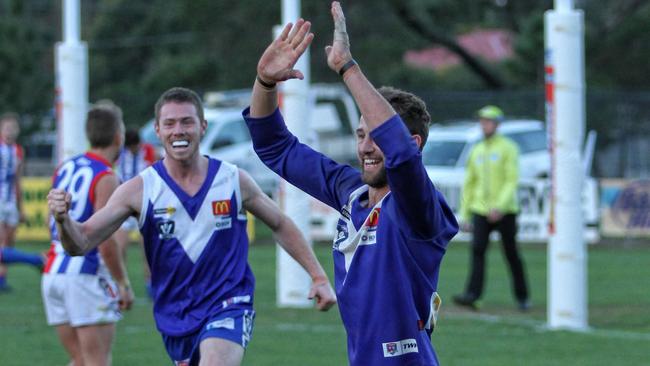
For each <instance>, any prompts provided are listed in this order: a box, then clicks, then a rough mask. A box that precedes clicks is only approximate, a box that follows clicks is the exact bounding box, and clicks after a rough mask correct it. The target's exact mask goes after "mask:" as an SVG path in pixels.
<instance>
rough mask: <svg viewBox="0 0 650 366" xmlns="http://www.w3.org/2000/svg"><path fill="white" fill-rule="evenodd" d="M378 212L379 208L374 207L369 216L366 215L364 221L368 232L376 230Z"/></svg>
mask: <svg viewBox="0 0 650 366" xmlns="http://www.w3.org/2000/svg"><path fill="white" fill-rule="evenodd" d="M380 211H381V208H379V207H375V209H374V210H372V212H370V215H368V218H367V219H366V226H368V230H371V229H375V230H376V229H377V225H378V224H379V212H380Z"/></svg>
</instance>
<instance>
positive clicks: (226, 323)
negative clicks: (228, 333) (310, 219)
mask: <svg viewBox="0 0 650 366" xmlns="http://www.w3.org/2000/svg"><path fill="white" fill-rule="evenodd" d="M216 328H224V329H230V330H233V329H235V319H233V318H224V319H219V320H215V321H213V322H210V323H208V325H206V326H205V330H210V329H216Z"/></svg>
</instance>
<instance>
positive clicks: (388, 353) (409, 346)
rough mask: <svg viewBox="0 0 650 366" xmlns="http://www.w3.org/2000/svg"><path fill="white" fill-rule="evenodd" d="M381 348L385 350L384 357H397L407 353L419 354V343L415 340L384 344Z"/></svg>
mask: <svg viewBox="0 0 650 366" xmlns="http://www.w3.org/2000/svg"><path fill="white" fill-rule="evenodd" d="M381 346H382V348H383V350H384V357H396V356H401V355H404V354H407V353H417V352H418V342H417V341H416V340H415V339H413V338H409V339H402V340H401V341H396V342H387V343H382V344H381Z"/></svg>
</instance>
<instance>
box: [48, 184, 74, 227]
mask: <svg viewBox="0 0 650 366" xmlns="http://www.w3.org/2000/svg"><path fill="white" fill-rule="evenodd" d="M71 202H72V196H71V195H70V193H68V192H66V191H64V190H63V189H52V190H51V191H50V193H48V194H47V207H48V208H49V209H50V212H52V215H53V216H54V219H55V220H56V221H57V222H62V221H63V220H64V219H65V218H66V217H67V216H68V210H69V209H70V204H71Z"/></svg>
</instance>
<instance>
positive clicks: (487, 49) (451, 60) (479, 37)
mask: <svg viewBox="0 0 650 366" xmlns="http://www.w3.org/2000/svg"><path fill="white" fill-rule="evenodd" d="M513 38H514V37H513V35H512V33H510V32H508V31H506V30H500V29H493V30H489V29H483V30H477V31H474V32H471V33H467V34H463V35H460V36H458V37H456V41H457V42H458V43H459V44H460V45H461V46H462V47H463V48H464V49H466V50H467V52H468V53H470V54H471V55H474V56H479V57H480V58H482V59H484V60H486V61H490V62H495V61H502V60H505V59H508V58H510V57H512V55H513V51H512V42H513ZM404 62H406V63H407V64H409V65H412V66H417V67H423V68H430V69H434V70H440V69H443V68H446V67H449V66H454V65H458V64H460V63H461V59H460V57H458V56H457V55H456V54H454V53H452V52H450V51H449V50H447V49H446V48H443V47H431V48H427V49H424V50H420V51H416V50H411V51H407V52H406V53H405V54H404Z"/></svg>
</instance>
